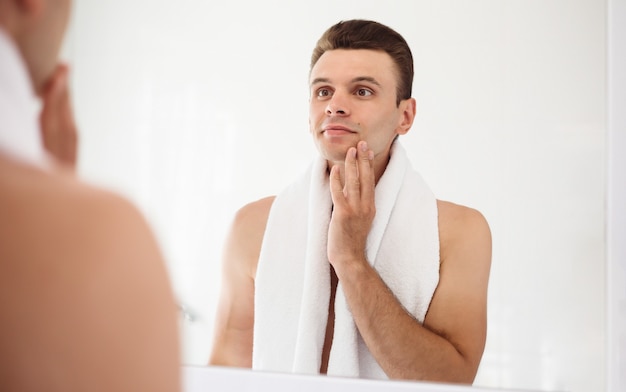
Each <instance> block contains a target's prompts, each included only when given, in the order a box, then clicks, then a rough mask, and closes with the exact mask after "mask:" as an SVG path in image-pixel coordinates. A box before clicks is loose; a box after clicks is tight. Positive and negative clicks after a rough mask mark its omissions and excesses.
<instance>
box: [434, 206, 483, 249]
mask: <svg viewBox="0 0 626 392" xmlns="http://www.w3.org/2000/svg"><path fill="white" fill-rule="evenodd" d="M437 209H438V214H439V240H440V247H441V252H440V253H441V260H442V261H444V260H445V259H446V258H447V256H449V255H452V254H462V253H464V252H469V251H471V252H472V253H473V254H475V255H481V256H482V257H480V258H481V259H483V260H488V261H490V260H491V230H490V228H489V223H488V222H487V219H486V218H485V217H484V216H483V214H482V213H481V212H480V211H478V210H476V209H474V208H470V207H467V206H463V205H460V204H455V203H452V202H449V201H443V200H437Z"/></svg>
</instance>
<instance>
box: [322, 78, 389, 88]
mask: <svg viewBox="0 0 626 392" xmlns="http://www.w3.org/2000/svg"><path fill="white" fill-rule="evenodd" d="M359 82H370V83H372V84H375V85H377V86H379V87H380V83H378V81H377V80H376V79H374V78H373V77H371V76H357V77H356V78H354V79H352V80H351V81H350V83H359ZM319 83H330V79H328V78H315V79H313V80H312V81H311V86H313V85H315V84H319Z"/></svg>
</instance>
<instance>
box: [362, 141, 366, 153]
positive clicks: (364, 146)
mask: <svg viewBox="0 0 626 392" xmlns="http://www.w3.org/2000/svg"><path fill="white" fill-rule="evenodd" d="M361 151H364V152H365V151H367V142H365V141H363V142H361Z"/></svg>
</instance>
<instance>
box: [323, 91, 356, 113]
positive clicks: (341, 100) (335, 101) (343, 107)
mask: <svg viewBox="0 0 626 392" xmlns="http://www.w3.org/2000/svg"><path fill="white" fill-rule="evenodd" d="M326 114H327V115H329V116H333V115H335V116H346V115H348V114H350V113H349V110H348V102H347V99H346V97H345V96H344V94H343V93H340V92H337V91H335V93H334V94H333V96H332V97H331V98H330V99H329V100H328V105H326Z"/></svg>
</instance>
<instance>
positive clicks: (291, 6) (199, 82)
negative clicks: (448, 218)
mask: <svg viewBox="0 0 626 392" xmlns="http://www.w3.org/2000/svg"><path fill="white" fill-rule="evenodd" d="M354 18H366V19H373V20H376V21H379V22H381V23H384V24H387V25H388V26H390V27H392V28H394V29H395V30H397V31H398V32H399V33H401V34H402V35H403V36H404V37H405V38H406V40H407V41H408V43H409V45H410V46H411V48H412V50H413V55H414V60H415V81H414V86H413V95H414V97H415V98H416V99H417V118H416V121H415V124H414V126H413V128H412V130H411V131H410V132H409V133H408V134H407V135H406V136H403V137H402V138H401V139H400V140H401V142H402V143H403V144H404V145H405V147H406V148H407V150H408V152H409V156H410V158H411V160H412V161H413V165H414V167H415V168H416V169H417V170H418V171H420V172H421V174H422V175H423V176H424V177H425V179H426V181H427V182H428V183H429V184H430V185H431V187H432V189H433V191H434V193H435V194H436V196H437V197H438V198H440V199H444V200H450V201H453V202H456V203H459V204H465V205H468V206H471V207H474V208H476V209H478V210H480V211H481V212H482V213H483V214H484V215H485V217H486V218H487V220H488V221H489V223H490V226H491V230H492V235H493V263H492V273H491V279H490V287H489V326H488V329H489V330H488V339H487V347H486V349H485V353H484V356H483V361H482V363H481V367H480V369H479V374H478V377H477V379H476V382H475V385H480V386H486V387H502V388H513V387H514V388H519V389H531V390H569V391H600V390H603V389H604V387H605V383H606V361H605V357H606V350H607V349H606V333H605V331H606V327H607V326H606V299H605V290H606V279H605V276H606V255H605V237H606V233H605V207H606V206H605V189H606V174H607V173H606V169H605V163H606V154H607V153H606V129H607V123H606V122H607V120H606V112H607V99H606V97H607V86H606V79H607V60H606V59H607V53H606V47H607V38H606V30H607V4H606V2H604V1H597V0H505V1H503V0H478V1H472V2H468V1H464V0H442V1H437V2H433V1H426V0H390V1H387V2H380V1H377V0H360V1H348V0H342V1H337V0H335V1H330V0H319V1H316V2H291V1H288V0H265V1H250V0H244V1H232V2H206V1H200V0H179V1H176V2H171V1H164V0H124V1H122V0H107V1H105V2H103V1H95V0H80V1H76V2H75V7H74V14H73V19H72V23H71V26H70V31H69V35H68V38H67V40H66V43H65V48H64V58H65V59H66V60H67V61H68V62H69V63H70V66H71V83H72V91H73V102H74V107H75V113H76V117H77V122H78V125H79V127H80V132H81V144H80V156H79V172H80V175H81V176H82V177H83V178H85V179H87V180H89V181H91V182H93V183H95V184H98V185H102V186H106V187H108V188H111V189H114V190H116V191H118V192H120V193H122V194H124V195H126V196H127V197H128V198H130V199H131V200H133V201H134V202H135V203H136V204H137V205H138V206H139V207H140V209H141V210H142V211H143V212H144V213H145V215H146V217H147V218H148V220H149V221H150V223H151V224H152V227H153V229H154V231H155V234H156V235H157V237H158V238H159V240H160V242H161V245H162V249H163V253H164V255H165V257H166V259H167V262H168V268H169V272H170V274H171V279H172V284H173V286H174V289H175V293H176V295H177V298H178V300H179V302H180V304H181V306H182V307H184V310H185V312H181V326H182V328H181V333H182V339H183V343H184V344H183V353H182V356H183V360H184V362H185V363H186V364H197V365H204V364H206V363H207V361H208V355H209V352H210V349H211V340H212V333H213V317H214V313H215V310H216V309H215V306H216V301H217V296H218V293H219V288H220V268H221V266H220V264H221V250H222V244H223V240H224V236H225V233H226V231H227V229H228V227H229V224H230V221H231V220H232V218H233V215H234V213H235V212H236V210H237V209H238V208H240V207H241V206H243V205H244V204H246V203H248V202H250V201H253V200H256V199H258V198H261V197H264V196H267V195H271V194H276V193H278V192H280V191H281V189H282V188H283V187H284V186H286V185H287V184H288V183H289V182H290V181H291V180H292V179H293V178H295V177H296V176H298V175H299V174H300V173H301V172H302V171H303V170H305V169H306V167H307V165H308V164H309V163H310V161H311V159H312V158H313V157H314V156H315V154H316V151H315V149H314V147H313V144H312V142H311V139H310V136H309V134H308V71H309V60H310V55H311V51H312V49H313V47H314V45H315V43H316V41H317V38H318V37H319V36H320V35H321V34H322V32H323V31H324V30H325V29H326V28H328V27H329V26H331V25H332V24H334V23H336V22H338V21H340V20H345V19H354Z"/></svg>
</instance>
